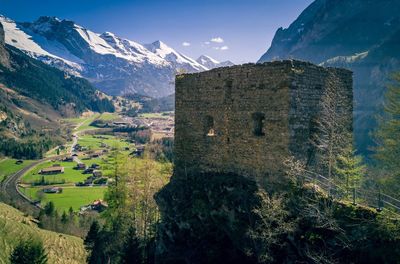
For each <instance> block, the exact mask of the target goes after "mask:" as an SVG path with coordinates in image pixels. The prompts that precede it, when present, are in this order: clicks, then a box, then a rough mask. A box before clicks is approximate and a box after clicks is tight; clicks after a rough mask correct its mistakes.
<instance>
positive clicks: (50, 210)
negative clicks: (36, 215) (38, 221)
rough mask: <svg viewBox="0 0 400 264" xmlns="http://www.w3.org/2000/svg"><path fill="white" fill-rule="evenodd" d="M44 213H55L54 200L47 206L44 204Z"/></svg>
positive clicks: (48, 214)
mask: <svg viewBox="0 0 400 264" xmlns="http://www.w3.org/2000/svg"><path fill="white" fill-rule="evenodd" d="M44 213H45V214H46V215H47V216H53V215H54V213H55V209H54V203H53V202H52V201H50V202H48V203H47V204H46V205H45V206H44Z"/></svg>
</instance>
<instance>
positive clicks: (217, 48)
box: [213, 46, 229, 50]
mask: <svg viewBox="0 0 400 264" xmlns="http://www.w3.org/2000/svg"><path fill="white" fill-rule="evenodd" d="M213 49H215V50H228V49H229V47H228V46H222V47H213Z"/></svg>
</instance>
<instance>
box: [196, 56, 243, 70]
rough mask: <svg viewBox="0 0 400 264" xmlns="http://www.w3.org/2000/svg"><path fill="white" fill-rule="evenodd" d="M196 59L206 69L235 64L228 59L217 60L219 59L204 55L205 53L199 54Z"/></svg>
mask: <svg viewBox="0 0 400 264" xmlns="http://www.w3.org/2000/svg"><path fill="white" fill-rule="evenodd" d="M196 61H197V62H198V63H200V64H201V65H203V66H204V67H206V68H208V69H214V68H219V67H227V66H233V65H235V64H234V63H233V62H231V61H229V60H228V61H223V62H219V61H217V60H215V59H213V58H211V57H209V56H206V55H201V56H200V57H198V58H197V60H196Z"/></svg>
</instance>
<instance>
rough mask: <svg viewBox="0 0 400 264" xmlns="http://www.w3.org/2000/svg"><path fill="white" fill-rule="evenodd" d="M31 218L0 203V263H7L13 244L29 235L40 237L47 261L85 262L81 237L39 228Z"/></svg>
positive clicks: (29, 236)
mask: <svg viewBox="0 0 400 264" xmlns="http://www.w3.org/2000/svg"><path fill="white" fill-rule="evenodd" d="M32 220H33V219H32V218H30V217H26V216H24V215H23V214H22V213H21V212H20V211H18V210H17V209H14V208H13V207H10V206H8V205H6V204H3V203H0V263H9V261H8V257H9V255H10V253H11V251H12V249H13V248H14V247H15V245H16V244H17V243H18V242H19V241H21V240H23V239H28V238H31V237H32V238H40V239H42V241H43V244H44V246H45V248H46V252H47V254H48V259H49V263H61V264H63V263H65V264H67V263H68V264H69V263H71V264H73V263H85V259H86V252H85V249H84V247H83V241H82V239H80V238H78V237H74V236H69V235H64V234H60V233H55V232H51V231H47V230H43V229H40V228H38V227H37V226H36V224H35V223H34V222H33V221H32Z"/></svg>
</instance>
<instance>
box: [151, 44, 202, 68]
mask: <svg viewBox="0 0 400 264" xmlns="http://www.w3.org/2000/svg"><path fill="white" fill-rule="evenodd" d="M145 47H146V48H147V49H148V50H150V51H152V52H153V53H154V54H156V55H157V56H159V57H160V58H163V59H165V60H166V61H168V62H169V63H171V64H172V65H173V66H174V67H175V68H177V69H184V70H186V71H188V72H197V71H206V70H208V68H207V67H205V66H203V65H201V64H200V63H198V62H197V61H195V60H194V59H192V58H189V57H188V56H186V55H183V54H181V53H179V52H177V51H175V50H174V49H173V48H171V47H169V46H167V45H166V44H165V43H164V42H162V41H159V40H158V41H155V42H153V43H151V44H146V45H145Z"/></svg>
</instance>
